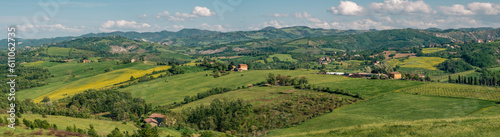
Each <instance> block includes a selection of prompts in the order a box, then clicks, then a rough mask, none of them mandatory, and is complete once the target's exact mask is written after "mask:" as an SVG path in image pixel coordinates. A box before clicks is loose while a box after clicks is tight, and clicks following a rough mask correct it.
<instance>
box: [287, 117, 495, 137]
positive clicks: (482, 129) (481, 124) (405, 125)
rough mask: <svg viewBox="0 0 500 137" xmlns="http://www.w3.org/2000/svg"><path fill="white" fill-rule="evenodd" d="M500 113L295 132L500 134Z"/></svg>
mask: <svg viewBox="0 0 500 137" xmlns="http://www.w3.org/2000/svg"><path fill="white" fill-rule="evenodd" d="M498 128H500V117H499V116H495V117H472V118H446V119H425V120H415V121H398V122H387V123H375V124H367V125H356V126H349V127H342V128H335V129H331V130H323V131H317V132H312V133H308V134H298V135H292V136H314V137H331V136H394V137H399V136H454V137H462V136H463V137H467V136H497V135H499V134H500V130H498Z"/></svg>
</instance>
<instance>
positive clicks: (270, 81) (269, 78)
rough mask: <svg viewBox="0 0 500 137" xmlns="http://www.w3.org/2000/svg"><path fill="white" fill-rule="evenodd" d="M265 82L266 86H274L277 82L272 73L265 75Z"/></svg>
mask: <svg viewBox="0 0 500 137" xmlns="http://www.w3.org/2000/svg"><path fill="white" fill-rule="evenodd" d="M266 81H267V83H268V84H271V85H276V81H277V80H276V77H275V76H274V74H273V73H269V75H267V78H266Z"/></svg>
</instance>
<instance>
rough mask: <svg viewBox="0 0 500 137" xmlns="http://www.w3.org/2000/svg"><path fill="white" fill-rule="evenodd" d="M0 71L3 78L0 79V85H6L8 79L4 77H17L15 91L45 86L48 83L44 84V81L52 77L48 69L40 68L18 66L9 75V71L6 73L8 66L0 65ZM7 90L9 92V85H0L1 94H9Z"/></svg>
mask: <svg viewBox="0 0 500 137" xmlns="http://www.w3.org/2000/svg"><path fill="white" fill-rule="evenodd" d="M0 69H1V70H4V71H0V75H2V76H5V77H2V78H1V79H0V82H2V83H7V82H9V81H10V78H8V77H6V76H7V75H17V77H16V89H17V90H21V89H28V88H33V87H40V86H43V85H47V84H48V83H46V82H45V80H46V79H48V78H50V77H51V76H52V75H51V74H50V72H49V70H48V69H46V68H40V67H31V66H30V67H26V66H23V65H18V66H16V69H15V70H14V73H10V72H9V71H7V70H9V66H7V65H0ZM9 90H10V85H9V84H1V85H0V92H1V93H8V92H10V91H9Z"/></svg>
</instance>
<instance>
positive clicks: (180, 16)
mask: <svg viewBox="0 0 500 137" xmlns="http://www.w3.org/2000/svg"><path fill="white" fill-rule="evenodd" d="M213 15H215V12H212V11H210V9H208V8H207V7H200V6H196V7H194V9H193V11H192V12H191V13H180V12H175V13H174V15H171V14H170V12H168V11H163V12H161V13H158V15H157V16H156V18H163V17H166V18H167V19H168V20H169V21H185V20H186V19H188V18H198V17H209V16H213Z"/></svg>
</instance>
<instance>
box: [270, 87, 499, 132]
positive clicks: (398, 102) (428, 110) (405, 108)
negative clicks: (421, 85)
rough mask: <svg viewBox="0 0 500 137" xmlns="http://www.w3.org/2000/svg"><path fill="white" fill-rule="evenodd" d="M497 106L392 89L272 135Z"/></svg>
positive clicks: (461, 114) (437, 116)
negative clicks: (393, 90)
mask: <svg viewBox="0 0 500 137" xmlns="http://www.w3.org/2000/svg"><path fill="white" fill-rule="evenodd" d="M495 105H497V104H496V103H495V102H491V101H483V100H475V99H460V98H442V97H432V96H419V95H409V94H404V93H394V92H391V93H387V94H383V95H380V96H378V97H377V98H373V99H370V100H367V101H363V102H360V103H356V104H352V105H348V106H344V107H341V108H339V109H336V110H334V111H333V112H331V113H327V114H325V115H323V116H319V117H316V118H313V119H311V120H308V121H306V122H304V123H302V124H300V125H297V126H295V127H291V128H284V129H278V130H274V131H271V132H270V134H269V135H270V136H303V135H304V134H309V133H313V134H314V133H318V132H325V131H326V132H329V131H330V130H332V129H337V128H338V129H342V128H347V127H350V126H360V125H366V124H375V123H383V122H400V121H414V120H424V119H440V118H455V117H464V116H468V115H470V114H473V113H478V111H480V110H482V109H483V108H487V107H491V106H495ZM385 134H390V132H389V133H385Z"/></svg>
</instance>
